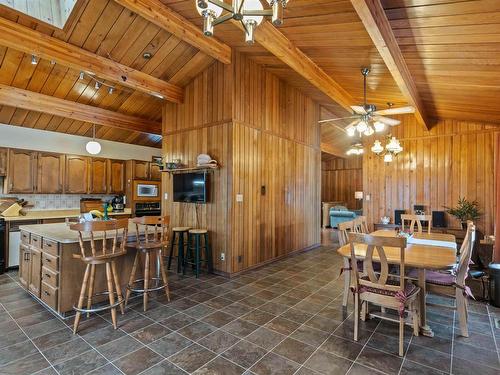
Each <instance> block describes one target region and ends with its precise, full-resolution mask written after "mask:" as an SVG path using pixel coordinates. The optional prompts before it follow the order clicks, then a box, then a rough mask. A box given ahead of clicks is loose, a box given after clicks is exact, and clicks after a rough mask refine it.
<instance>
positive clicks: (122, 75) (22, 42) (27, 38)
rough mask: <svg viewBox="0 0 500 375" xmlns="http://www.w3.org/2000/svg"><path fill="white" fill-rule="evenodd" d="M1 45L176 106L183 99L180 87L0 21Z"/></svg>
mask: <svg viewBox="0 0 500 375" xmlns="http://www.w3.org/2000/svg"><path fill="white" fill-rule="evenodd" d="M0 45H2V46H5V47H9V48H12V49H15V50H18V51H22V52H25V53H28V54H34V55H36V56H38V57H41V58H44V59H47V60H53V61H55V62H56V63H59V64H61V65H64V66H67V67H69V68H73V69H76V70H84V71H87V72H92V73H94V74H95V75H97V76H98V77H99V78H102V79H106V80H110V81H112V82H116V83H119V84H120V85H124V86H127V87H130V88H132V89H134V90H139V91H142V92H145V93H148V94H160V95H162V96H163V97H164V98H165V99H167V100H170V101H172V102H175V103H181V102H182V101H183V99H184V90H183V89H182V88H181V87H178V86H176V85H173V84H171V83H168V82H165V81H163V80H161V79H158V78H155V77H153V76H150V75H148V74H146V73H143V72H141V71H138V70H135V69H132V68H130V67H128V66H125V65H123V64H120V63H117V62H115V61H112V60H110V59H107V58H104V57H102V56H99V55H96V54H95V53H92V52H89V51H86V50H84V49H82V48H79V47H77V46H74V45H72V44H69V43H66V42H63V41H62V40H59V39H57V38H53V37H51V36H48V35H46V34H43V33H41V32H38V31H36V30H33V29H30V28H28V27H25V26H23V25H20V24H18V23H15V22H12V21H9V20H7V19H5V18H1V17H0Z"/></svg>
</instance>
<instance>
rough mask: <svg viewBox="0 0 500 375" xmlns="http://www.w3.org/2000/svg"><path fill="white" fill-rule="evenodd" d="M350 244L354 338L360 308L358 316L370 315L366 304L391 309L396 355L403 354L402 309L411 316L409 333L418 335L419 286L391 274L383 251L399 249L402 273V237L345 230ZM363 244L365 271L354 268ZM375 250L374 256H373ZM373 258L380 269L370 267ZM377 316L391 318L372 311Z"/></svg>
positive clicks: (401, 272) (403, 239)
mask: <svg viewBox="0 0 500 375" xmlns="http://www.w3.org/2000/svg"><path fill="white" fill-rule="evenodd" d="M349 242H350V247H351V268H352V272H353V275H354V277H353V278H352V279H353V285H352V287H351V290H352V291H353V293H354V341H358V329H359V318H360V316H359V315H360V307H361V315H362V319H363V320H365V319H366V317H367V316H369V315H370V311H369V304H370V303H372V304H375V305H377V306H380V307H381V308H388V309H394V310H396V311H398V314H399V355H400V356H403V343H404V326H405V316H404V314H405V312H407V313H408V314H409V315H410V316H411V318H412V325H413V334H414V335H415V336H418V331H419V321H420V312H419V307H418V299H417V297H418V294H419V292H420V288H419V287H417V286H415V285H414V284H413V283H412V282H411V281H409V280H406V279H405V278H404V277H397V278H394V277H391V275H390V274H389V263H388V262H387V256H386V250H387V251H389V248H391V249H390V250H391V251H394V250H397V251H398V252H399V269H400V274H401V275H404V272H405V249H406V238H399V237H377V236H371V235H369V234H362V233H349ZM359 246H366V256H365V259H364V260H363V263H364V267H363V269H364V270H365V271H364V272H360V271H358V268H357V266H356V262H357V260H356V248H358V247H359ZM375 252H376V253H377V255H375ZM374 259H376V262H378V263H380V272H379V273H378V272H375V270H374V263H375V261H374ZM372 315H374V316H377V317H379V318H381V319H386V320H391V321H394V319H395V318H394V317H389V316H388V315H387V314H385V313H380V314H376V313H374V314H372Z"/></svg>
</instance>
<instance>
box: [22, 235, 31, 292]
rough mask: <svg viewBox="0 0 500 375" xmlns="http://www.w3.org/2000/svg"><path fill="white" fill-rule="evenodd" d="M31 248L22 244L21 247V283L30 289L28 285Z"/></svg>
mask: <svg viewBox="0 0 500 375" xmlns="http://www.w3.org/2000/svg"><path fill="white" fill-rule="evenodd" d="M29 256H30V247H29V245H26V244H24V243H22V244H21V245H20V247H19V282H20V283H21V285H22V286H23V287H24V288H25V289H28V284H29V282H30V268H31V264H30V260H29Z"/></svg>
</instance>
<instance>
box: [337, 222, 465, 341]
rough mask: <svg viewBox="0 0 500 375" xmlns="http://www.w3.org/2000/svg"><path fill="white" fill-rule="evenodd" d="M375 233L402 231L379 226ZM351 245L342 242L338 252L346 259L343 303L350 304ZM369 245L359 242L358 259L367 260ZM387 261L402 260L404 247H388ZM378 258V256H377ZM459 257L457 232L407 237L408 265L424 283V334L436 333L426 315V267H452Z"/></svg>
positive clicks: (421, 299) (391, 234)
mask: <svg viewBox="0 0 500 375" xmlns="http://www.w3.org/2000/svg"><path fill="white" fill-rule="evenodd" d="M370 234H371V235H373V236H380V237H396V236H397V235H398V233H397V232H396V231H394V230H387V229H385V230H377V231H375V232H372V233H370ZM350 246H351V245H350V244H349V243H348V244H346V245H344V246H341V247H340V248H339V249H338V250H337V252H338V253H339V254H340V255H341V256H342V257H343V261H344V268H343V270H344V278H345V279H344V283H345V284H344V285H345V287H344V300H343V305H344V306H347V299H348V296H347V294H348V291H349V286H350V283H351V271H350V258H351V247H350ZM366 249H367V245H365V244H355V247H354V253H355V256H356V259H357V260H361V261H362V260H364V259H365V257H366ZM384 252H385V255H386V257H387V262H388V263H389V264H392V265H398V264H399V263H400V261H401V257H400V249H399V248H396V247H384ZM373 258H374V259H375V260H376V259H377V256H375V255H374V256H373ZM456 261H457V245H456V240H455V236H454V235H452V234H443V233H414V234H412V235H411V236H410V237H409V238H408V239H407V245H406V249H405V260H404V263H405V268H406V269H408V268H415V269H416V270H417V271H418V280H417V283H418V286H419V287H420V296H419V304H420V312H421V314H420V331H421V333H422V334H423V335H424V336H429V337H433V336H434V333H433V331H432V329H431V327H430V326H429V325H428V324H427V318H426V310H425V307H426V285H425V272H426V270H435V271H436V270H446V269H450V268H451V267H453V266H454V265H455V264H456Z"/></svg>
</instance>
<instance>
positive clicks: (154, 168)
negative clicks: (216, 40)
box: [149, 163, 161, 181]
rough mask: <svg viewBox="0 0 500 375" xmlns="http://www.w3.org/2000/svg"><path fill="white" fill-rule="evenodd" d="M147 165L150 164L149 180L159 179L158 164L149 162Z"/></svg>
mask: <svg viewBox="0 0 500 375" xmlns="http://www.w3.org/2000/svg"><path fill="white" fill-rule="evenodd" d="M149 165H150V168H149V172H150V178H151V180H155V181H161V172H160V166H159V165H158V164H156V163H149Z"/></svg>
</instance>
